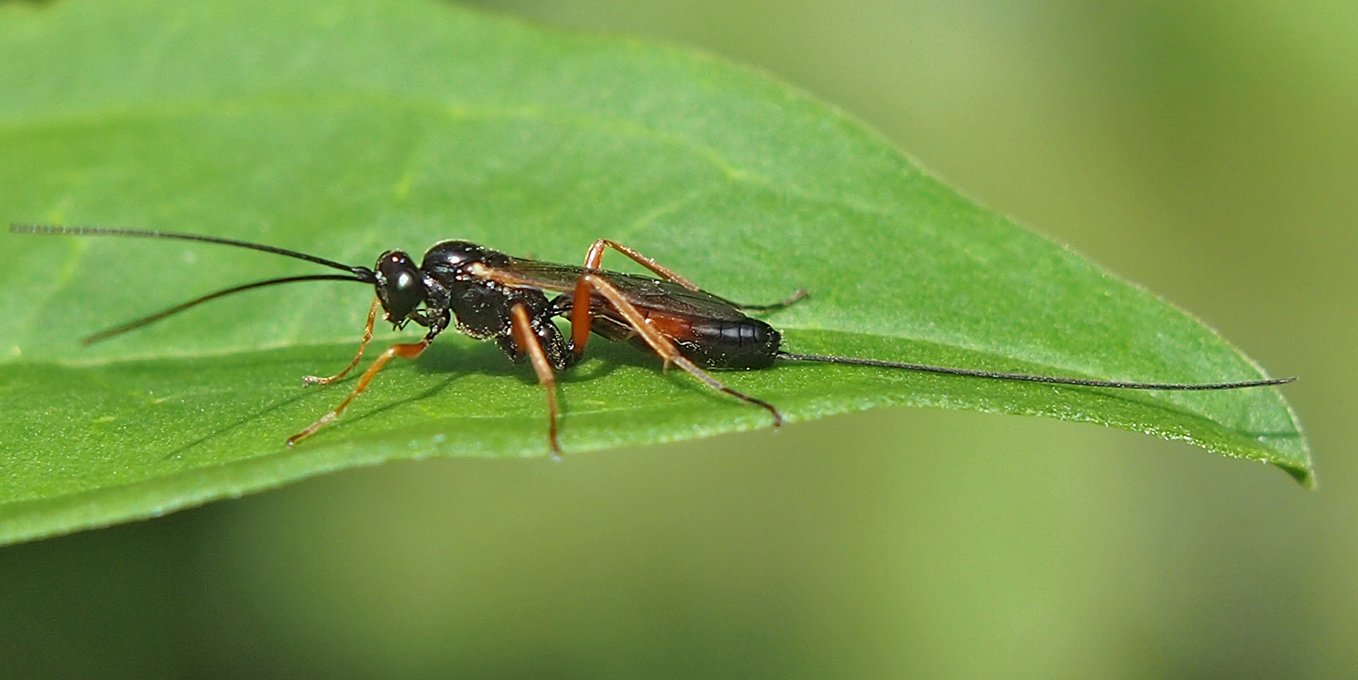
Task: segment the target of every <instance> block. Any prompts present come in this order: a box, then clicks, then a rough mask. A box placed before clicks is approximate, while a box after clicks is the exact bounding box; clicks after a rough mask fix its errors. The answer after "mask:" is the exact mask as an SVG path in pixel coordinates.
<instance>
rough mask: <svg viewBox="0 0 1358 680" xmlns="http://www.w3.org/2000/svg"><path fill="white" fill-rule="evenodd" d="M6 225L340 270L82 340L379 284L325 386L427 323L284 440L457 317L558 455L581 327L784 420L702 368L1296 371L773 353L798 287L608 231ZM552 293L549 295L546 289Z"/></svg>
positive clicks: (1065, 381) (1020, 376)
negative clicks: (707, 273)
mask: <svg viewBox="0 0 1358 680" xmlns="http://www.w3.org/2000/svg"><path fill="white" fill-rule="evenodd" d="M10 231H11V232H14V233H16V234H49V235H68V236H124V237H139V238H152V239H176V240H181V241H196V242H200V243H215V244H218V245H225V246H233V247H236V248H247V249H250V250H258V251H263V252H266V253H273V254H275V255H282V256H285V257H291V258H295V259H299V260H305V261H307V262H311V263H313V264H319V265H322V266H325V267H329V268H331V269H337V270H340V271H342V272H345V273H344V274H308V275H301V276H284V277H278V278H271V279H265V280H262V281H255V282H252V283H246V284H241V285H237V286H232V287H229V288H224V289H222V290H218V291H214V292H212V293H208V294H206V295H201V296H199V297H196V298H194V299H192V300H189V301H187V302H183V303H180V304H178V305H175V306H173V307H170V308H168V309H164V310H161V311H159V312H156V313H155V314H151V315H148V316H144V317H142V318H139V319H135V320H133V321H129V322H127V323H125V324H122V325H119V326H114V327H113V328H109V329H106V330H103V331H100V332H98V333H95V334H93V335H91V336H89V337H86V338H85V339H84V343H85V344H87V345H88V344H90V343H94V342H98V341H100V340H105V339H107V338H110V337H113V336H115V335H120V334H122V333H126V332H127V331H131V330H134V329H137V328H141V327H143V326H146V325H148V324H151V323H155V322H156V321H160V320H161V319H164V318H166V317H168V316H171V315H173V314H178V313H179V312H182V311H184V310H186V309H189V308H191V307H195V306H197V305H200V304H202V303H204V302H207V301H209V300H215V299H217V298H220V297H224V296H226V295H231V294H234V293H239V292H242V291H246V290H253V289H255V288H264V287H266V286H274V285H279V284H283V283H294V282H297V281H357V282H359V283H365V284H369V285H371V286H373V288H374V290H375V292H376V296H375V298H374V300H373V303H372V306H371V307H370V308H369V309H368V320H367V324H366V326H365V327H364V329H363V339H362V341H361V342H360V343H359V346H358V351H357V352H356V353H355V354H354V357H353V359H352V360H350V362H349V364H348V365H347V366H345V367H344V369H343V370H341V371H340V372H338V373H336V374H334V375H331V376H327V377H317V376H306V377H305V378H304V379H303V380H304V382H305V383H307V384H313V385H328V384H330V383H333V382H337V381H339V380H340V379H342V378H344V376H346V375H348V374H349V372H350V371H352V370H353V369H354V368H355V367H356V366H358V363H359V360H360V359H362V357H363V352H364V350H365V349H366V348H367V346H368V343H369V341H371V340H372V335H373V325H374V324H375V323H376V321H377V313H378V310H379V309H380V310H381V311H382V312H383V316H384V318H385V319H386V321H387V322H389V323H391V324H392V325H393V327H394V328H396V329H398V330H399V329H401V328H404V327H405V326H406V325H407V324H410V323H412V322H413V323H415V324H416V325H418V326H422V327H424V328H426V329H428V330H427V332H426V333H425V335H424V338H423V339H421V340H420V341H419V342H413V343H397V344H395V345H392V346H391V347H389V348H387V349H386V351H384V352H382V354H380V355H379V356H378V357H377V359H376V360H374V361H373V362H372V364H371V365H370V366H369V367H368V369H367V370H365V371H364V372H363V373H362V375H361V376H360V377H359V379H358V382H357V383H356V384H355V385H354V388H353V389H352V390H351V391H350V392H349V395H348V396H347V397H345V398H344V400H343V401H341V402H340V403H339V405H338V406H336V407H335V408H333V409H331V410H330V411H329V412H328V413H326V414H325V415H323V416H321V417H320V418H318V419H317V420H316V421H315V422H313V423H311V424H310V425H308V426H307V427H306V428H304V429H303V430H302V431H300V432H298V433H297V434H294V435H292V436H291V437H289V438H288V440H287V443H288V445H289V446H291V445H293V444H296V443H297V442H299V441H301V440H303V439H306V438H307V437H310V436H311V435H313V434H315V433H316V431H317V430H319V429H321V428H322V427H325V426H326V425H328V424H330V423H331V422H334V420H335V419H336V418H338V417H339V415H340V414H341V413H343V412H344V409H345V408H347V407H348V406H349V404H350V403H351V402H353V400H354V398H355V397H357V396H358V395H359V394H361V393H362V392H363V390H365V389H367V387H368V385H369V383H371V382H372V380H373V378H374V377H375V376H376V375H377V374H378V372H380V371H381V370H382V368H383V367H384V366H386V365H387V363H388V362H390V361H391V360H392V359H393V358H396V357H400V358H403V359H414V358H416V357H418V356H420V354H421V353H423V352H424V350H425V349H426V348H427V347H429V345H430V343H432V342H433V341H434V338H436V337H438V335H439V334H440V333H442V332H443V331H444V330H445V329H447V328H448V327H449V326H455V327H456V328H457V330H458V331H461V332H462V333H464V334H466V335H469V336H471V337H473V338H476V339H478V340H493V341H494V342H495V343H496V345H498V346H499V347H500V349H501V350H502V351H503V352H504V353H505V355H506V356H508V357H509V358H510V359H511V360H513V361H515V362H521V361H523V360H525V359H527V360H528V362H529V364H530V365H531V366H532V367H533V371H534V372H535V373H536V374H537V378H538V382H539V383H541V384H542V386H543V387H544V388H545V391H546V393H547V420H548V430H547V432H548V434H547V438H548V443H549V445H550V446H551V449H552V451H553V453H559V452H560V451H561V446H560V444H559V443H558V441H557V403H556V377H555V376H556V372H557V371H561V370H564V369H567V368H570V367H571V366H573V365H575V364H576V363H577V362H579V361H580V358H581V356H582V355H583V354H584V351H585V346H586V343H588V342H589V338H590V333H595V334H598V335H599V336H600V337H603V338H605V339H607V340H612V341H618V342H622V341H626V342H630V343H631V344H633V345H637V346H639V347H641V348H642V349H645V350H649V351H651V352H654V353H655V354H656V355H658V356H659V357H660V359H661V360H662V361H663V363H664V365H665V366H666V367H668V366H670V365H675V366H678V367H679V368H681V369H683V370H684V371H685V372H687V373H688V374H689V375H692V376H693V377H694V378H696V379H698V380H699V381H700V382H702V383H703V384H705V385H707V386H708V387H710V388H712V389H714V390H717V391H718V392H722V393H724V394H727V395H730V396H732V397H735V398H736V399H739V400H741V401H743V402H746V403H748V404H753V405H755V406H758V407H760V408H763V409H764V410H766V411H768V412H769V414H770V415H771V416H772V418H773V422H774V425H781V424H782V421H783V416H782V414H781V413H779V411H778V409H777V408H776V407H775V406H774V405H773V404H770V403H768V402H766V401H764V400H762V399H759V398H757V397H753V396H750V395H748V394H744V393H742V392H739V391H737V390H734V389H732V388H730V387H728V386H726V385H725V384H724V383H722V382H721V381H720V380H718V379H717V378H715V377H714V376H713V375H712V374H711V373H709V372H708V371H709V370H731V369H763V368H769V367H771V366H773V365H774V364H775V363H777V362H779V361H814V362H823V363H834V364H852V365H856V366H869V367H875V368H889V369H903V370H910V371H923V372H929V373H942V374H946V375H958V376H968V377H976V378H987V379H991V380H1015V381H1024V382H1036V383H1047V384H1053V385H1074V386H1080V387H1099V388H1113V389H1132V390H1180V391H1184V390H1230V389H1239V388H1244V387H1259V386H1264V385H1281V384H1285V383H1289V382H1292V381H1293V380H1295V378H1271V379H1262V380H1244V381H1237V382H1215V383H1149V382H1129V381H1117V380H1089V379H1084V378H1066V377H1059V376H1044V375H1031V374H1027V373H1007V372H999V371H985V370H975V369H968V368H953V367H948V366H931V365H925V364H913V363H907V362H898V361H885V360H881V359H869V358H860V357H843V356H828V355H821V354H801V353H796V352H788V351H784V350H783V349H782V336H781V335H780V334H779V333H778V331H777V330H775V329H774V328H773V327H772V326H770V325H769V324H767V323H765V322H763V321H761V320H759V319H756V318H753V317H751V316H749V315H747V314H746V312H748V311H766V310H772V309H778V308H781V307H786V306H788V305H791V304H793V303H795V302H797V301H798V300H801V299H802V298H804V297H806V291H804V290H798V291H797V292H795V293H794V294H792V295H791V296H789V297H788V298H787V299H785V300H782V301H780V302H775V303H772V304H763V305H759V304H744V303H739V302H732V301H731V300H727V299H726V298H722V297H719V296H717V295H713V294H712V293H709V292H707V291H704V290H702V289H701V288H699V287H698V286H697V285H695V284H694V283H693V282H691V281H689V280H688V279H686V278H684V277H682V276H680V275H679V274H676V273H675V272H674V271H672V270H670V269H668V268H666V267H664V266H662V265H661V264H660V263H658V262H656V261H655V260H653V259H651V258H649V257H646V256H645V255H642V254H641V253H639V252H637V251H636V250H633V249H632V248H629V247H627V246H625V245H622V244H620V243H616V242H614V241H609V240H607V239H600V240H597V241H595V242H594V244H593V245H592V246H590V248H589V250H588V252H587V253H586V255H585V261H584V264H583V265H581V266H574V265H567V264H556V263H552V262H543V261H539V260H532V259H526V258H518V257H511V256H509V255H506V254H504V253H501V252H499V251H495V250H491V249H490V248H486V247H484V246H480V245H477V244H475V243H471V242H469V241H441V242H439V243H435V244H434V245H433V246H432V247H430V248H429V250H428V251H427V252H426V253H425V254H424V258H423V261H422V262H421V263H420V264H418V265H417V264H416V263H415V260H414V259H412V258H411V257H410V255H408V254H407V253H405V252H403V251H400V250H388V251H387V252H385V253H382V255H381V256H379V257H378V258H377V263H376V265H375V266H373V268H371V269H369V268H367V267H362V266H355V265H347V264H342V263H340V262H334V261H332V260H327V259H325V258H322V257H317V256H315V255H308V254H306V253H301V252H297V251H295V250H288V249H286V248H278V247H274V246H268V245H263V244H259V243H250V242H247V241H237V240H234V239H228V238H218V237H215V236H202V235H197V234H183V233H177V232H168V231H149V230H139V229H113V228H102V227H64V226H52V225H19V224H15V225H11V226H10ZM607 249H612V250H615V251H617V252H619V253H621V254H623V255H626V256H627V257H629V258H631V259H632V260H633V261H635V262H636V263H637V264H639V265H641V266H643V267H645V268H646V269H647V270H649V271H651V272H652V273H653V274H654V275H655V276H654V277H652V276H640V275H636V274H624V273H620V272H614V271H608V270H605V269H601V268H600V265H601V264H602V260H603V255H604V252H605V250H607ZM549 293H551V294H553V295H552V296H549V295H548V294H549ZM558 317H560V318H564V319H567V320H568V321H569V322H570V334H569V335H567V334H565V333H563V332H562V331H561V329H560V328H558V327H557V325H556V323H555V322H554V321H553V320H554V319H556V318H558Z"/></svg>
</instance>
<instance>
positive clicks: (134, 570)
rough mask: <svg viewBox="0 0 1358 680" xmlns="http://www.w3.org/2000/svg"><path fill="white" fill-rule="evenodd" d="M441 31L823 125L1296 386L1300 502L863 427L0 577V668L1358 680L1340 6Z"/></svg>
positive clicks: (828, 10)
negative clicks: (676, 62) (833, 107)
mask: <svg viewBox="0 0 1358 680" xmlns="http://www.w3.org/2000/svg"><path fill="white" fill-rule="evenodd" d="M474 4H476V5H478V6H481V7H484V8H486V9H488V10H492V11H497V12H508V13H513V14H518V15H521V16H524V17H527V18H529V19H530V20H533V21H540V22H545V23H551V24H557V25H562V26H568V27H574V28H580V29H585V30H591V31H607V32H620V33H628V34H638V35H642V36H649V37H653V38H658V39H661V40H665V41H672V42H680V43H686V44H690V45H695V46H698V47H700V48H702V49H705V50H708V51H711V52H715V53H718V54H722V55H726V56H728V57H730V58H732V59H735V60H738V61H743V62H747V63H752V64H754V65H756V66H759V67H761V68H763V69H765V70H767V71H769V72H771V73H773V74H775V75H777V76H779V77H781V78H782V79H784V80H787V81H789V82H792V83H794V84H797V85H799V86H801V87H804V88H806V89H807V90H809V91H811V92H813V93H815V94H817V95H819V96H820V97H821V98H823V99H825V100H828V101H830V102H833V103H836V104H837V105H839V106H841V107H842V108H844V109H846V110H848V111H850V112H852V113H853V114H854V115H856V116H858V117H859V118H861V119H862V120H864V121H866V122H867V124H869V125H871V126H872V127H875V128H876V129H878V130H880V131H882V132H883V133H884V134H885V135H887V136H888V137H889V138H891V139H892V140H893V141H894V142H895V143H896V144H897V145H898V146H899V147H900V148H902V149H904V150H907V151H908V152H909V153H910V154H911V155H913V156H914V157H916V158H917V159H919V160H920V161H921V162H922V163H923V164H924V165H925V166H926V167H929V168H931V169H932V170H933V171H935V172H936V173H939V174H940V175H942V176H943V177H945V178H947V179H948V180H949V181H951V182H952V183H953V184H954V185H955V186H957V187H959V188H960V189H962V190H963V191H964V192H965V193H967V194H969V195H971V196H972V197H974V198H976V199H978V200H979V201H980V202H981V203H983V204H985V205H988V206H990V207H991V208H994V209H997V210H999V211H1000V212H1003V213H1006V214H1009V215H1012V216H1014V217H1016V218H1017V219H1019V220H1020V221H1021V222H1023V223H1025V224H1028V225H1031V226H1032V227H1034V228H1035V229H1037V230H1038V231H1040V232H1042V233H1045V234H1047V235H1050V236H1051V237H1053V238H1055V239H1056V240H1058V241H1062V242H1065V243H1069V244H1071V245H1072V246H1073V247H1074V248H1076V249H1077V250H1079V251H1081V252H1083V253H1085V254H1087V255H1088V256H1090V257H1091V258H1092V259H1094V260H1095V261H1097V262H1100V263H1102V264H1104V265H1106V266H1107V267H1108V268H1110V269H1112V270H1113V271H1115V272H1118V273H1119V274H1122V275H1124V276H1126V277H1128V278H1130V279H1132V280H1134V281H1138V282H1140V283H1142V284H1144V285H1146V286H1147V287H1149V288H1150V289H1152V290H1155V291H1157V292H1159V293H1161V294H1163V295H1164V296H1166V297H1167V298H1169V299H1170V300H1172V301H1174V302H1176V303H1178V304H1180V305H1183V306H1184V307H1186V308H1187V309H1189V310H1192V311H1193V312H1194V313H1195V314H1197V315H1199V316H1200V317H1202V318H1203V319H1205V320H1206V321H1207V322H1208V323H1210V324H1212V325H1214V326H1216V327H1217V328H1219V329H1220V330H1221V331H1222V332H1223V333H1224V334H1225V335H1226V337H1228V338H1231V339H1232V340H1233V341H1235V342H1236V343H1237V344H1238V345H1239V346H1241V347H1242V348H1243V349H1244V350H1245V351H1246V352H1247V353H1249V354H1250V355H1251V356H1253V357H1255V358H1256V359H1258V360H1259V361H1261V362H1262V363H1263V365H1264V366H1266V367H1267V368H1268V369H1269V370H1270V371H1271V372H1273V373H1275V374H1292V373H1295V374H1299V375H1301V376H1302V382H1300V383H1298V384H1296V385H1294V386H1292V387H1291V388H1288V395H1289V397H1290V398H1291V399H1292V400H1293V403H1294V404H1295V405H1296V407H1297V409H1298V410H1299V412H1300V414H1301V417H1302V420H1303V423H1304V424H1305V425H1307V426H1308V432H1309V435H1310V437H1311V442H1312V445H1313V447H1314V450H1315V452H1316V455H1317V461H1318V472H1319V480H1320V490H1319V491H1318V492H1316V493H1308V492H1305V491H1303V490H1302V489H1301V488H1300V487H1298V486H1297V485H1296V484H1294V483H1293V482H1292V481H1291V480H1289V479H1288V478H1287V477H1286V476H1285V475H1283V474H1282V473H1280V472H1278V471H1277V470H1274V469H1271V468H1266V467H1264V466H1260V465H1249V464H1246V463H1243V462H1240V461H1233V460H1227V459H1224V458H1220V457H1217V456H1214V455H1211V454H1208V453H1205V452H1202V451H1199V450H1196V449H1193V448H1191V447H1188V446H1186V445H1182V444H1174V443H1169V442H1165V441H1160V440H1156V439H1151V438H1148V437H1144V436H1137V435H1133V434H1130V433H1126V432H1121V431H1113V430H1105V429H1101V428H1096V427H1088V426H1078V425H1071V424H1066V423H1057V422H1048V421H1039V420H1034V419H1022V418H1013V417H1000V416H982V415H974V414H966V413H953V412H937V411H923V410H903V409H897V410H886V411H878V412H874V413H867V414H860V415H856V416H850V417H840V418H835V419H831V420H827V421H820V422H815V423H808V424H799V425H796V426H793V427H789V428H785V429H784V430H783V431H781V432H767V431H765V432H758V433H750V434H744V435H733V436H726V437H721V438H717V439H712V440H706V441H698V442H689V443H684V444H673V445H666V446H656V447H649V448H645V449H637V450H619V451H612V452H607V453H601V454H589V455H581V456H577V457H570V458H569V459H568V460H566V461H565V462H564V463H561V464H552V463H549V462H547V461H545V460H544V461H517V460H497V461H483V460H430V461H423V462H419V463H402V464H392V465H387V466H384V467H380V468H376V469H371V470H363V471H358V472H348V473H343V474H337V475H332V476H328V477H325V478H321V479H316V480H312V481H309V482H305V483H302V484H298V485H295V486H292V487H289V488H287V489H285V490H282V491H277V492H272V493H266V494H260V495H256V496H252V497H249V498H246V499H242V500H237V501H229V502H222V503H216V504H213V505H211V506H208V507H205V508H201V509H197V510H192V511H187V512H180V513H176V514H174V515H171V516H169V517H166V518H162V519H159V520H155V521H151V522H142V523H138V524H132V525H126V526H121V527H116V528H113V529H108V530H103V531H95V532H86V533H83V534H78V535H75V536H69V537H65V538H60V539H55V540H49V541H42V542H38V543H32V544H26V545H20V546H15V547H10V548H5V549H3V550H0V592H3V597H0V659H3V660H4V664H5V665H4V668H3V669H0V673H3V672H10V673H14V674H15V677H33V676H39V675H49V674H56V673H62V674H65V675H68V676H70V675H75V676H81V675H87V676H101V677H110V676H142V675H157V676H165V675H175V676H187V675H195V676H198V675H231V676H240V675H247V674H249V675H270V676H272V675H276V676H296V675H302V676H322V675H324V676H341V677H344V676H373V675H383V676H393V675H394V676H398V677H399V676H406V677H410V676H435V677H447V676H466V677H541V676H551V677H581V678H585V677H600V676H611V677H674V678H681V677H682V678H687V677H695V676H697V677H703V676H724V677H748V676H759V677H901V676H950V677H975V676H986V677H994V676H1000V677H1053V676H1058V677H1073V676H1080V677H1085V676H1094V677H1135V676H1173V677H1250V676H1255V677H1280V676H1287V677H1301V676H1316V677H1334V676H1342V675H1350V674H1352V673H1353V672H1354V669H1355V668H1358V651H1355V646H1354V644H1353V642H1354V641H1355V640H1358V573H1355V571H1356V570H1355V565H1358V532H1355V530H1354V529H1355V520H1358V512H1355V510H1356V506H1355V496H1354V494H1353V492H1352V488H1353V484H1354V482H1355V481H1358V464H1356V463H1355V459H1354V457H1353V456H1352V455H1350V454H1349V449H1348V447H1347V446H1346V445H1344V444H1343V442H1342V438H1341V436H1340V435H1341V434H1342V432H1343V431H1344V429H1345V426H1344V425H1343V421H1344V420H1346V419H1347V418H1349V417H1350V416H1346V415H1345V414H1346V413H1349V411H1351V409H1352V407H1353V402H1351V401H1349V396H1348V395H1349V394H1351V393H1352V392H1353V389H1352V387H1351V386H1352V385H1353V384H1355V382H1358V360H1356V359H1354V358H1353V355H1352V349H1353V344H1354V343H1353V342H1352V338H1354V337H1355V330H1358V328H1356V327H1358V321H1355V320H1354V318H1353V316H1352V315H1351V314H1349V313H1347V312H1348V310H1349V307H1350V306H1351V303H1350V301H1351V300H1352V299H1353V296H1354V295H1355V294H1358V285H1355V284H1358V274H1356V273H1355V270H1354V264H1353V253H1355V252H1358V230H1356V229H1355V218H1358V193H1355V190H1354V188H1355V186H1354V185H1355V179H1358V171H1355V170H1354V168H1355V167H1358V126H1356V125H1355V122H1358V5H1356V4H1354V3H1352V2H1327V1H1324V0H1309V1H1303V2H1294V3H1277V2H1261V1H1259V0H1252V1H1248V0H1247V1H1237V2H1198V3H1179V2H1112V3H1101V4H1094V3H1083V2H1074V1H1071V0H1054V1H1050V2H1037V3H1022V5H1021V6H1020V4H1019V3H1007V2H998V1H990V2H976V3H968V4H966V5H965V6H964V7H944V6H942V4H938V5H935V4H933V3H915V2H899V1H891V2H888V1H887V0H866V1H862V2H857V3H831V2H811V1H793V2H788V1H784V2H772V1H769V0H746V1H743V2H730V1H727V2H715V1H711V0H698V1H693V2H688V3H668V2H659V1H658V0H633V1H632V2H629V3H626V4H621V3H618V4H615V3H610V2H603V1H602V0H550V1H549V0H518V1H514V0H508V1H502V2H492V1H485V2H477V3H474ZM902 294H905V295H908V294H910V291H902ZM939 459H945V460H948V461H950V462H951V464H950V465H949V466H948V467H946V468H944V467H939V466H937V465H929V466H925V465H923V464H921V463H922V462H923V461H936V460H939Z"/></svg>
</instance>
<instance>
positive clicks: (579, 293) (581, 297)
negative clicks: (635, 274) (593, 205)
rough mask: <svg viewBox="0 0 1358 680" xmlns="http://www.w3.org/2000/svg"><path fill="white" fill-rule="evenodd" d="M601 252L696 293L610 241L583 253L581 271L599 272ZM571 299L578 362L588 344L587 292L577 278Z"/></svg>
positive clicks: (687, 283) (659, 267) (599, 242)
mask: <svg viewBox="0 0 1358 680" xmlns="http://www.w3.org/2000/svg"><path fill="white" fill-rule="evenodd" d="M604 248H612V249H614V250H616V251H618V252H620V253H622V254H623V255H626V256H627V257H630V258H632V260H633V261H634V262H636V263H637V264H639V265H641V266H643V267H645V268H647V269H649V270H651V271H653V272H655V273H656V275H657V276H659V277H660V278H662V279H665V280H666V281H673V282H674V283H677V284H679V285H681V286H683V287H685V288H687V289H689V290H698V286H697V284H695V283H693V282H692V281H689V280H688V279H686V278H684V277H682V276H680V275H678V274H676V273H674V272H673V271H671V270H670V269H669V268H667V267H665V266H663V265H661V264H660V263H659V262H656V261H655V260H653V259H651V258H649V257H646V256H645V255H642V254H641V253H639V252H637V251H636V250H633V249H632V248H630V247H628V246H625V245H623V244H621V243H618V242H617V241H610V240H608V239H606V238H601V239H599V240H597V241H595V242H594V245H591V246H590V247H589V252H587V253H585V269H594V270H597V269H598V268H599V265H600V264H601V263H602V262H603V259H604ZM571 295H572V296H571V353H572V354H574V355H575V358H576V359H579V358H580V357H581V356H582V355H584V353H585V345H586V344H587V343H589V323H590V315H589V297H590V288H589V286H586V285H585V277H584V276H581V277H580V280H579V281H578V282H577V283H576V285H575V291H574V292H573V293H572V294H571Z"/></svg>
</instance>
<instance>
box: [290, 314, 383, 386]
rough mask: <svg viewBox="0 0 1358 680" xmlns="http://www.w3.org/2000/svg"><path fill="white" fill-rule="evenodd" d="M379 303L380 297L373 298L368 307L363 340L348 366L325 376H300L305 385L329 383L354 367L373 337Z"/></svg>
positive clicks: (346, 373)
mask: <svg viewBox="0 0 1358 680" xmlns="http://www.w3.org/2000/svg"><path fill="white" fill-rule="evenodd" d="M381 304H382V301H381V299H379V298H373V305H372V307H371V308H369V309H368V325H366V326H364V327H363V340H362V341H361V342H359V343H358V353H357V354H355V355H354V358H353V360H352V361H350V362H349V365H348V366H345V367H344V370H343V371H340V372H339V373H336V374H334V375H332V376H329V377H326V378H322V377H320V376H315V375H307V376H302V382H303V383H305V384H307V385H329V384H330V383H332V382H335V381H337V380H339V379H340V378H343V377H344V376H346V375H348V374H349V371H352V370H354V367H355V366H357V365H358V360H359V359H362V358H363V350H365V349H367V348H368V341H370V340H372V339H373V323H374V322H375V321H376V320H377V309H378V307H380V306H381Z"/></svg>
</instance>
